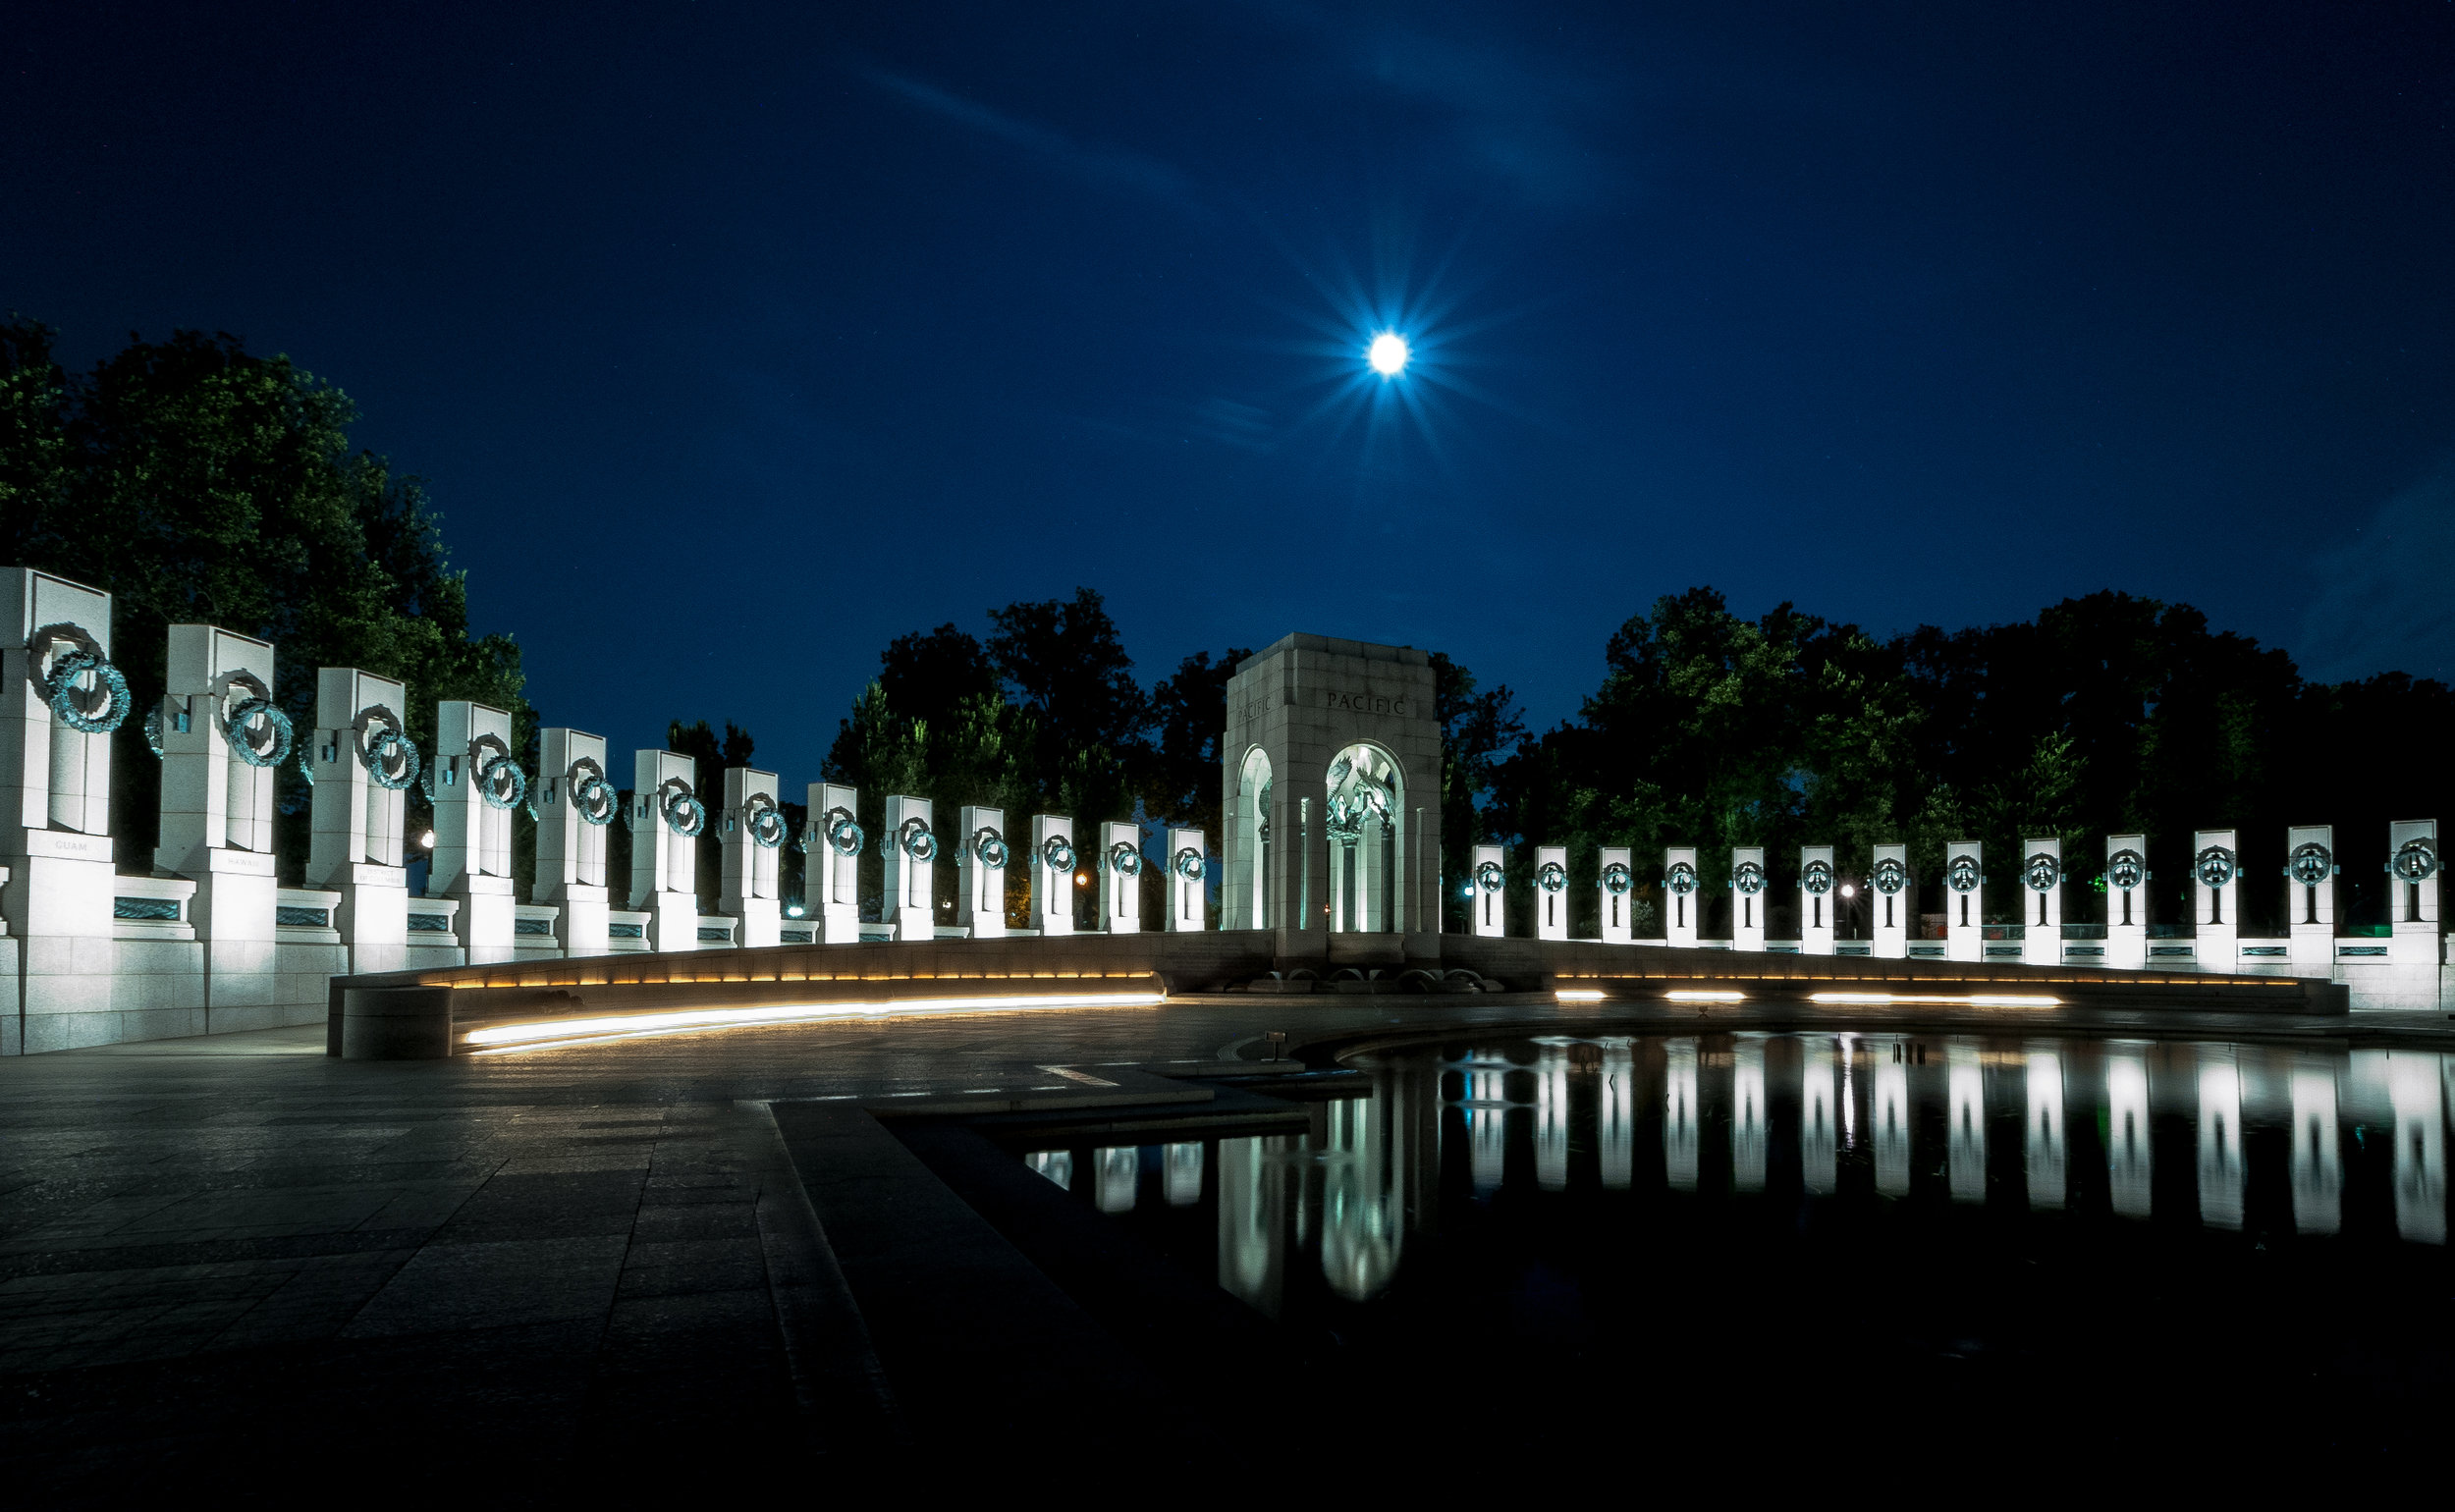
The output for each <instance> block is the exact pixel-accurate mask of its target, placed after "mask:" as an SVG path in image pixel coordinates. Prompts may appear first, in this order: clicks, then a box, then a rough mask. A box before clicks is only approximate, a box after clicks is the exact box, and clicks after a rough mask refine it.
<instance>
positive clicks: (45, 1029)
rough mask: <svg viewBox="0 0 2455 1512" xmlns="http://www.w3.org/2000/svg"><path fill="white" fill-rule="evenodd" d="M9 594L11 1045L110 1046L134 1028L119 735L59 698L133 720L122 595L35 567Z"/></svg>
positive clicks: (14, 1048) (3, 1038) (6, 579)
mask: <svg viewBox="0 0 2455 1512" xmlns="http://www.w3.org/2000/svg"><path fill="white" fill-rule="evenodd" d="M11 508H15V506H11ZM0 595H5V597H6V601H7V605H8V616H9V618H8V625H9V628H8V631H7V638H6V639H5V640H4V641H0V647H5V650H4V651H0V788H4V789H6V791H7V793H8V795H9V798H10V802H11V807H10V817H9V819H8V822H7V823H6V824H5V825H0V868H5V869H6V870H7V871H8V873H9V879H8V885H7V887H5V888H0V899H5V901H4V902H0V908H5V909H6V912H7V919H8V928H7V932H8V933H9V934H11V935H14V936H17V937H18V939H19V941H20V942H21V943H20V944H19V945H18V947H17V948H18V949H19V950H21V951H22V952H24V953H23V954H22V955H20V956H19V970H20V972H21V976H20V977H19V979H18V981H16V982H13V983H8V984H6V985H7V989H8V991H9V992H10V993H11V994H12V998H11V999H9V1008H8V1011H6V1012H5V1013H0V1023H5V1024H6V1025H7V1027H6V1029H5V1030H0V1051H6V1052H8V1053H25V1052H27V1051H49V1050H68V1049H72V1048H74V1047H77V1046H81V1045H101V1044H107V1043H109V1042H110V1041H113V1040H118V1039H123V1038H126V1037H128V1036H127V1035H126V1034H125V1033H124V1030H125V1027H126V1026H125V1025H124V1024H123V1023H122V1021H121V1020H120V1018H119V1017H118V1015H117V1014H116V1013H115V1012H114V1011H113V1009H112V1005H111V978H112V972H113V968H114V966H115V964H116V961H117V954H116V950H115V947H114V945H113V943H112V924H111V918H112V900H113V898H114V897H116V896H117V892H116V891H115V884H114V883H113V881H112V878H113V877H114V875H116V870H115V868H114V866H113V864H112V856H111V838H110V837H111V737H110V735H109V734H108V733H107V732H103V731H98V730H97V731H93V732H87V731H83V730H80V729H76V728H75V727H74V726H73V725H71V724H70V723H69V721H68V720H67V719H66V718H63V717H61V715H60V714H59V712H58V711H57V710H56V709H55V707H54V701H55V700H58V701H59V702H61V703H64V704H66V705H67V706H68V707H69V708H70V709H71V710H73V711H74V714H75V717H76V718H77V719H79V720H81V721H82V722H86V723H94V724H101V723H108V724H109V725H111V726H113V727H117V726H118V725H119V724H120V723H122V722H123V721H125V720H126V719H127V718H128V717H129V715H130V713H131V711H130V709H129V707H128V698H127V695H126V694H125V693H122V692H120V691H118V688H117V686H116V685H114V684H113V683H112V682H111V678H112V677H115V676H118V675H119V673H118V671H117V669H116V668H112V667H111V666H110V653H111V596H110V595H109V594H107V593H104V592H101V591H100V590H98V589H93V588H87V587H83V586H81V585H80V584H77V583H73V582H70V581H68V580H67V579H65V578H60V577H53V576H52V575H50V574H49V573H47V572H37V571H34V570H33V569H31V568H29V567H9V568H5V569H0ZM21 1013H22V1017H21ZM155 1032H161V1033H180V1032H192V1030H183V1029H180V1028H178V1027H177V1026H175V1025H174V1026H168V1027H165V1028H163V1029H159V1030H156V1031H155ZM21 1033H22V1034H23V1039H22V1040H21V1039H20V1038H19V1036H20V1034H21Z"/></svg>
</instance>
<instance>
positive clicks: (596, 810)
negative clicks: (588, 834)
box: [563, 756, 623, 826]
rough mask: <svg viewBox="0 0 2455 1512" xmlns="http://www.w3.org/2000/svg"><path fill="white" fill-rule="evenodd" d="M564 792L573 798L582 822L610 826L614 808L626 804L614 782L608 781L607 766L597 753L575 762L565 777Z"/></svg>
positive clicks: (574, 806)
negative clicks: (616, 792) (598, 759)
mask: <svg viewBox="0 0 2455 1512" xmlns="http://www.w3.org/2000/svg"><path fill="white" fill-rule="evenodd" d="M563 792H564V795H565V796H566V797H568V798H570V799H571V800H572V807H573V809H574V810H575V811H577V813H578V815H579V818H580V822H581V823H582V824H592V825H600V826H602V825H607V824H611V823H613V821H614V811H615V810H616V809H618V808H620V807H622V806H623V804H622V799H621V798H619V797H617V796H615V792H614V784H613V783H609V782H607V781H606V780H605V768H604V767H603V766H602V765H600V764H599V763H598V761H597V759H596V758H595V757H594V756H582V757H580V758H579V759H578V760H577V761H574V762H573V763H572V769H571V771H569V772H567V773H565V774H564V776H563Z"/></svg>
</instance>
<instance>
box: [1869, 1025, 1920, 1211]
mask: <svg viewBox="0 0 2455 1512" xmlns="http://www.w3.org/2000/svg"><path fill="white" fill-rule="evenodd" d="M1869 1050H1870V1052H1871V1053H1873V1054H1874V1055H1875V1057H1876V1074H1875V1076H1874V1077H1873V1078H1871V1084H1870V1086H1869V1088H1868V1093H1867V1131H1868V1133H1869V1135H1870V1136H1871V1137H1872V1138H1873V1140H1874V1142H1875V1147H1876V1190H1877V1191H1878V1192H1880V1193H1882V1194H1883V1195H1884V1196H1886V1197H1906V1196H1908V1195H1909V1125H1910V1116H1909V1057H1910V1052H1911V1047H1910V1045H1909V1044H1908V1042H1906V1041H1903V1040H1894V1041H1892V1042H1891V1043H1890V1044H1889V1045H1888V1046H1884V1045H1871V1046H1870V1047H1869Z"/></svg>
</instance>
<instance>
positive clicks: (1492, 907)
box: [1467, 845, 1508, 940]
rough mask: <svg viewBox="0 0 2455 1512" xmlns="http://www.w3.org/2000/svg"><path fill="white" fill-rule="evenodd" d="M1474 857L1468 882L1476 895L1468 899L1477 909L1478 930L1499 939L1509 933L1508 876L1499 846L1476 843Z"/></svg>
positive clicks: (1476, 926) (1478, 932) (1486, 935)
mask: <svg viewBox="0 0 2455 1512" xmlns="http://www.w3.org/2000/svg"><path fill="white" fill-rule="evenodd" d="M1474 857H1475V870H1474V874H1473V878H1472V880H1471V881H1470V882H1469V883H1468V884H1467V885H1468V886H1469V887H1470V888H1472V889H1473V890H1474V896H1473V897H1472V898H1471V899H1469V901H1470V902H1472V903H1473V904H1474V909H1475V933H1476V934H1478V935H1481V936H1483V937H1485V938H1487V939H1492V940H1498V939H1499V938H1500V936H1502V935H1504V934H1506V933H1508V927H1507V922H1506V920H1505V919H1504V918H1503V917H1502V914H1503V913H1504V911H1505V907H1506V902H1507V897H1506V893H1505V892H1504V891H1502V890H1503V889H1504V888H1506V887H1507V885H1508V878H1507V875H1506V873H1505V872H1503V871H1502V869H1501V866H1500V846H1498V845H1477V846H1476V847H1475V849H1474Z"/></svg>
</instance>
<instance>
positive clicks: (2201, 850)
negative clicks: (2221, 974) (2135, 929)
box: [2191, 830, 2242, 971]
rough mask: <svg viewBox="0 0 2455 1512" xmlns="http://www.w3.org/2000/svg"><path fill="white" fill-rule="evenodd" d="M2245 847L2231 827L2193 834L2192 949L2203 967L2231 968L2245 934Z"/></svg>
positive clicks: (2205, 968) (2227, 969)
mask: <svg viewBox="0 0 2455 1512" xmlns="http://www.w3.org/2000/svg"><path fill="white" fill-rule="evenodd" d="M2241 893H2242V858H2241V847H2240V845H2239V844H2238V843H2237V841H2236V838H2235V836H2234V833H2233V832H2232V831H2231V830H2200V831H2197V832H2195V833H2194V834H2193V835H2192V837H2191V921H2192V925H2191V928H2192V934H2193V935H2194V936H2195V937H2197V938H2196V939H2195V941H2194V942H2193V944H2194V949H2193V951H2192V953H2193V954H2194V955H2195V956H2197V957H2198V964H2199V967H2200V969H2201V970H2203V971H2231V970H2233V969H2234V960H2235V957H2236V954H2237V952H2238V948H2239V943H2240V941H2241V936H2242V925H2241V920H2242V909H2241V906H2240V901H2239V900H2240V897H2241Z"/></svg>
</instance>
